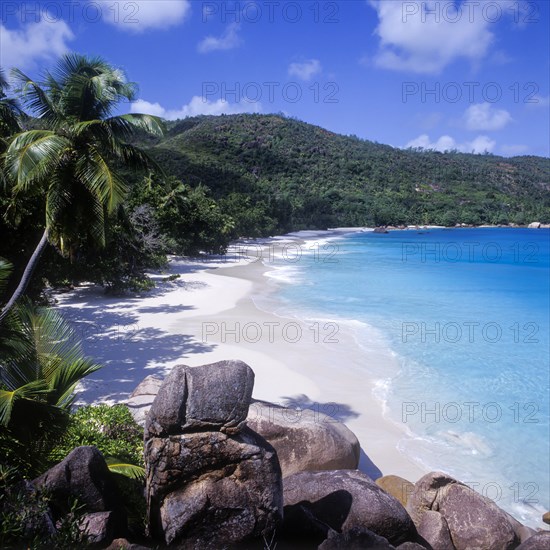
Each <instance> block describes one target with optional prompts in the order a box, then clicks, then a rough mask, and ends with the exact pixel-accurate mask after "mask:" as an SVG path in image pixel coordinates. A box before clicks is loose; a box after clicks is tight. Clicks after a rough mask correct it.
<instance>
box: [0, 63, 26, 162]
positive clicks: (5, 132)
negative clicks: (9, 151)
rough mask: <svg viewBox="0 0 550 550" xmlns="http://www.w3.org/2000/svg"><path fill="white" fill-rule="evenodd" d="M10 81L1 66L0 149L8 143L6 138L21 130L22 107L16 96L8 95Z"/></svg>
mask: <svg viewBox="0 0 550 550" xmlns="http://www.w3.org/2000/svg"><path fill="white" fill-rule="evenodd" d="M8 87H9V86H8V81H7V79H6V76H5V74H4V71H3V70H2V68H0V151H2V148H1V147H2V146H3V145H6V138H7V137H9V136H12V135H13V134H15V133H17V132H19V131H21V126H20V125H19V118H20V116H22V115H23V112H22V111H21V108H20V107H19V105H18V103H17V101H16V100H15V99H14V98H11V97H8V96H7V93H6V91H7V90H8Z"/></svg>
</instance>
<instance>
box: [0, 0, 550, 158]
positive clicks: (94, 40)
mask: <svg viewBox="0 0 550 550" xmlns="http://www.w3.org/2000/svg"><path fill="white" fill-rule="evenodd" d="M549 5H550V2H548V1H547V0H534V1H525V0H520V1H516V0H470V1H464V0H460V1H459V0H454V1H451V0H440V1H436V0H427V1H422V2H421V1H408V0H403V1H401V0H344V1H333V2H331V1H323V0H319V1H302V2H289V1H285V0H273V1H251V0H243V1H239V2H219V1H215V0H212V1H200V0H193V1H188V0H133V1H132V0H120V1H117V0H94V1H92V0H79V1H72V0H61V1H59V2H55V1H45V2H36V1H29V2H18V1H10V0H2V2H1V3H0V16H1V27H0V65H1V66H2V67H4V68H9V67H11V66H17V67H19V68H22V69H24V70H25V71H27V72H28V73H29V74H30V75H33V76H34V75H36V74H38V72H39V71H40V70H41V69H44V68H48V67H50V66H51V65H52V63H53V62H55V59H56V58H58V57H59V56H60V55H62V54H63V53H66V52H69V51H73V52H79V53H87V54H94V55H100V56H102V57H104V58H106V59H107V60H108V61H109V62H111V63H112V64H114V65H116V66H120V67H121V68H123V69H124V70H125V71H126V73H127V75H128V77H129V79H130V80H132V81H135V82H137V83H138V84H139V87H140V91H139V96H138V100H137V101H136V102H135V103H134V104H132V105H126V106H124V109H125V110H126V111H134V112H149V113H151V114H157V115H161V116H164V117H166V118H183V117H185V116H192V115H196V114H203V113H204V114H221V113H235V112H259V113H277V112H283V113H285V114H287V115H289V116H294V117H297V118H299V119H300V120H304V121H306V122H310V123H313V124H317V125H320V126H322V127H325V128H327V129H329V130H332V131H334V132H338V133H343V134H354V135H357V136H359V137H361V138H365V139H370V140H373V141H378V142H381V143H388V144H390V145H393V146H395V147H407V146H421V147H425V148H434V149H438V150H445V149H459V150H463V151H467V152H470V151H475V152H483V151H485V150H487V151H490V152H492V153H495V154H502V155H505V156H512V155H525V154H535V155H544V156H550V151H549V147H550V144H549V141H550V137H549V132H550V129H549V128H550V96H549V74H550V60H549V51H550V45H549V33H550V30H549V29H550V6H549Z"/></svg>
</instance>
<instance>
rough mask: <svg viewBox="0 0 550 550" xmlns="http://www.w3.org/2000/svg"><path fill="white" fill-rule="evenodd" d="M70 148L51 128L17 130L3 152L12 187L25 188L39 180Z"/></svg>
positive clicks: (21, 189) (19, 189)
mask: <svg viewBox="0 0 550 550" xmlns="http://www.w3.org/2000/svg"><path fill="white" fill-rule="evenodd" d="M69 149H70V142H69V141H68V140H67V139H66V138H64V137H62V136H59V135H56V134H55V133H54V132H53V131H51V130H29V131H27V132H23V133H21V134H17V135H16V136H15V137H14V138H13V140H12V142H11V144H10V146H9V148H8V150H7V152H6V166H7V169H8V172H9V173H10V174H11V176H12V177H13V179H14V180H15V182H16V187H15V191H16V192H19V191H23V192H25V191H28V189H29V187H30V186H31V185H32V184H33V183H35V182H37V181H43V180H44V179H45V178H46V177H47V176H48V175H49V174H51V173H52V171H54V170H55V168H56V166H58V165H59V162H60V159H61V158H62V157H63V155H64V153H66V152H67V151H68V150H69Z"/></svg>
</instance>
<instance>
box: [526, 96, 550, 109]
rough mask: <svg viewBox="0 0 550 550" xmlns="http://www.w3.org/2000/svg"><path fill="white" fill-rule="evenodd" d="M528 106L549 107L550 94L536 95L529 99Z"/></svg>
mask: <svg viewBox="0 0 550 550" xmlns="http://www.w3.org/2000/svg"><path fill="white" fill-rule="evenodd" d="M527 106H528V107H548V106H550V96H548V95H547V96H542V95H538V94H537V95H534V96H533V97H530V98H529V100H528V101H527Z"/></svg>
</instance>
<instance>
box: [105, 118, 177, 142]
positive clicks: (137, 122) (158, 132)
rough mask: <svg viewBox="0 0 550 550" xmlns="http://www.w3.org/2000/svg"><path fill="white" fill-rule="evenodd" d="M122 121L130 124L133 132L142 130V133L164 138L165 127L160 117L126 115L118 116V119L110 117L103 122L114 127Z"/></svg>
mask: <svg viewBox="0 0 550 550" xmlns="http://www.w3.org/2000/svg"><path fill="white" fill-rule="evenodd" d="M122 121H124V122H126V123H128V124H130V125H131V126H133V128H134V131H133V132H132V133H134V132H135V130H136V129H137V130H142V131H144V132H147V133H148V134H152V135H155V136H157V137H162V136H164V132H165V131H166V125H165V124H164V122H163V121H162V119H161V118H160V117H157V116H153V115H142V114H137V113H136V114H126V115H120V116H118V117H112V118H110V119H107V120H106V121H105V122H108V123H111V124H113V126H115V125H116V124H118V123H122Z"/></svg>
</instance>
